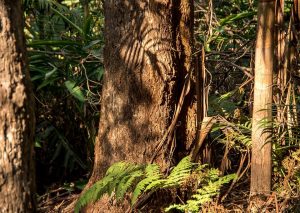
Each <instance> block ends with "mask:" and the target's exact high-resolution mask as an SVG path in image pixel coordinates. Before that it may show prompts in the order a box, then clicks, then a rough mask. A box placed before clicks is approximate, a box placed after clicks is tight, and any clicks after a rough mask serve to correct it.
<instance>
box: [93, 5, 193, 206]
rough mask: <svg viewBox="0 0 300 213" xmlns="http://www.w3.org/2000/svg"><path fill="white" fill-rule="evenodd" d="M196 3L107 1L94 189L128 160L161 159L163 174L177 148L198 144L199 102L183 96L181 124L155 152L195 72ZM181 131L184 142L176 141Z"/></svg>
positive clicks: (156, 160) (145, 160)
mask: <svg viewBox="0 0 300 213" xmlns="http://www.w3.org/2000/svg"><path fill="white" fill-rule="evenodd" d="M192 6H193V1H192V0H181V1H174V0H150V1H148V0H147V1H146V0H130V1H129V0H117V1H113V0H105V1H104V11H105V31H104V34H105V50H104V63H105V78H104V85H103V92H102V105H101V115H100V127H99V135H98V139H97V142H96V145H95V163H94V170H93V174H92V177H91V179H90V182H89V184H88V185H91V184H92V183H94V182H95V181H96V180H98V179H100V178H102V177H103V175H104V173H105V172H106V169H107V168H108V166H110V165H111V164H113V163H115V162H118V161H122V160H126V161H131V162H136V163H146V162H150V161H151V159H155V162H156V163H158V164H159V165H160V166H161V167H162V169H165V168H167V167H168V166H169V165H170V163H171V161H172V158H173V157H172V156H173V155H172V154H173V150H174V149H175V147H177V148H178V147H180V148H183V147H187V146H186V144H191V141H192V140H193V139H194V138H193V137H192V136H191V135H195V130H196V113H195V111H194V110H193V108H196V107H195V104H194V99H193V96H192V95H188V96H186V97H185V96H182V97H185V99H186V102H185V104H184V105H183V107H182V110H181V115H180V116H179V117H178V119H177V121H178V122H176V125H175V126H174V128H173V129H172V131H169V137H167V139H166V140H165V141H163V144H164V145H163V146H162V149H161V150H160V149H157V147H158V145H159V144H160V142H161V139H162V138H163V136H164V135H165V134H166V132H167V130H168V128H169V126H170V125H171V124H172V121H173V119H174V118H175V119H176V115H175V112H176V109H177V108H176V107H178V106H177V104H178V102H179V99H180V94H181V91H182V88H183V87H184V82H185V76H186V75H187V74H188V73H189V72H190V70H191V64H192V43H193V39H192V38H193V15H192V14H193V7H192ZM192 83H193V82H192ZM186 86H187V84H186ZM186 88H187V87H186ZM191 88H192V89H194V86H193V84H192V87H191ZM187 91H188V89H187ZM173 124H174V122H173ZM178 125H181V126H179V128H177V131H176V126H178ZM186 127H189V130H186ZM179 129H183V130H184V131H179ZM169 130H170V128H169ZM176 133H177V139H178V138H180V141H181V142H180V144H178V143H177V144H176V143H174V141H175V140H173V139H176ZM155 151H158V155H157V157H155V155H154V154H155ZM175 153H176V149H175ZM170 158H171V159H170ZM96 211H97V210H96ZM98 212H99V210H98Z"/></svg>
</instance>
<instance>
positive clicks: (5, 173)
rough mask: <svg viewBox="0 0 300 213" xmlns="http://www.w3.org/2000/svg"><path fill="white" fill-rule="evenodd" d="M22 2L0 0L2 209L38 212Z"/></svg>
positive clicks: (0, 191)
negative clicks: (35, 201) (35, 197)
mask: <svg viewBox="0 0 300 213" xmlns="http://www.w3.org/2000/svg"><path fill="white" fill-rule="evenodd" d="M22 15H23V12H22V10H21V1H19V0H0V63H1V65H0V209H1V212H11V213H18V212H22V213H23V212H34V209H35V204H34V197H33V194H34V167H33V159H32V157H33V156H32V155H33V132H34V114H33V99H32V96H31V95H32V91H31V89H30V85H29V84H30V79H29V72H28V69H27V62H26V57H25V56H26V52H25V41H24V33H23V24H22V23H23V18H22Z"/></svg>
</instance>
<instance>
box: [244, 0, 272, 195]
mask: <svg viewBox="0 0 300 213" xmlns="http://www.w3.org/2000/svg"><path fill="white" fill-rule="evenodd" d="M274 13H275V0H274V1H270V0H261V1H259V4H258V27H257V40H256V49H255V51H256V52H255V79H254V80H255V83H254V103H253V123H252V161H251V187H250V188H251V189H250V191H251V194H252V195H254V194H269V193H270V191H271V170H272V162H271V152H272V144H271V136H272V130H271V125H272V124H271V122H272V85H273V64H274V20H275V15H274Z"/></svg>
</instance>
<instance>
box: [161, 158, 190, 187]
mask: <svg viewBox="0 0 300 213" xmlns="http://www.w3.org/2000/svg"><path fill="white" fill-rule="evenodd" d="M194 165H196V164H194V163H192V161H191V158H190V156H187V157H185V158H183V159H182V160H181V161H180V162H179V163H178V165H177V166H176V167H175V168H174V169H173V170H172V172H171V173H170V175H169V176H168V177H167V179H166V181H165V183H164V188H167V187H173V186H178V185H180V184H181V183H182V182H183V181H184V180H185V179H186V178H187V177H189V176H190V174H191V172H192V169H193V167H194Z"/></svg>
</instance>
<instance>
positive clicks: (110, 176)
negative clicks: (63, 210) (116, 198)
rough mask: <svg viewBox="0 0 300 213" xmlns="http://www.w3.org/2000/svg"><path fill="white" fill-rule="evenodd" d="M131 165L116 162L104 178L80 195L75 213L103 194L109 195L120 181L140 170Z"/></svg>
mask: <svg viewBox="0 0 300 213" xmlns="http://www.w3.org/2000/svg"><path fill="white" fill-rule="evenodd" d="M141 167H142V166H137V165H135V164H132V163H126V162H118V163H115V164H113V165H112V166H111V167H110V168H109V169H108V170H107V172H106V176H105V177H104V178H103V179H101V180H99V181H98V182H96V183H95V184H94V185H93V186H92V187H91V188H90V189H88V190H87V191H86V192H85V193H84V194H82V195H81V197H80V198H79V200H78V201H77V203H76V206H75V213H78V212H79V211H80V209H81V208H82V207H84V206H85V205H87V204H88V203H91V202H95V201H96V200H98V199H100V198H101V197H102V196H103V195H104V194H106V193H107V194H109V195H111V193H112V192H113V191H114V190H115V189H116V187H117V186H118V184H119V183H120V182H121V180H122V179H123V178H124V177H126V176H129V175H130V174H131V173H133V172H135V171H137V170H139V169H141Z"/></svg>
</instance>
